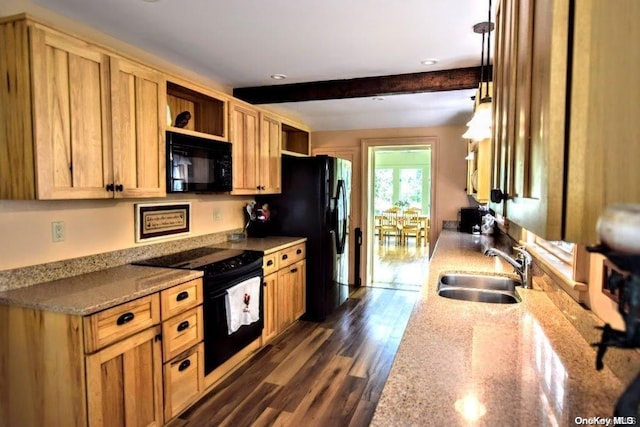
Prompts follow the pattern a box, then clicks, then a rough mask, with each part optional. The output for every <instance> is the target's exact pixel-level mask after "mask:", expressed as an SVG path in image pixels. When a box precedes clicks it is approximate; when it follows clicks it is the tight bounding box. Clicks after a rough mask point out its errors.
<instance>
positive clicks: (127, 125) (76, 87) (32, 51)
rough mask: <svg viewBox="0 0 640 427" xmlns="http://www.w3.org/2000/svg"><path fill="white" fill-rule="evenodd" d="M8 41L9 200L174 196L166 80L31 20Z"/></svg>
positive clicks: (3, 69)
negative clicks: (168, 176) (168, 187)
mask: <svg viewBox="0 0 640 427" xmlns="http://www.w3.org/2000/svg"><path fill="white" fill-rule="evenodd" d="M2 31H3V32H4V34H5V36H6V37H3V38H2V41H1V42H0V43H2V46H0V48H2V49H0V50H2V51H3V59H5V58H6V61H0V73H2V75H5V76H6V78H7V82H9V84H7V85H6V86H5V85H3V88H2V89H0V91H1V92H2V93H0V95H2V96H0V102H1V103H2V108H0V120H2V122H3V123H4V124H5V126H4V130H3V131H0V149H2V151H3V152H5V153H7V156H2V159H1V160H0V166H1V167H0V181H2V182H3V184H2V185H1V186H0V198H3V199H101V198H114V197H155V196H163V195H165V177H164V170H165V166H164V127H163V126H162V122H161V120H160V117H163V114H164V113H163V112H162V111H164V109H165V105H166V102H165V89H164V78H163V76H162V75H161V74H160V73H159V72H156V71H153V70H151V69H149V68H146V67H144V66H142V65H138V64H135V63H133V62H131V61H128V60H124V59H123V58H119V57H117V56H115V55H111V54H109V53H107V52H106V51H104V50H102V49H100V48H98V47H97V46H94V45H92V44H89V43H87V42H85V41H83V40H80V39H77V38H74V37H71V36H69V35H66V34H63V33H60V32H58V31H56V30H53V29H50V28H48V27H46V26H43V25H40V24H37V23H34V22H32V21H30V20H28V19H21V20H16V21H8V22H5V23H3V24H2ZM4 52H7V53H8V54H6V55H5V54H4ZM4 162H6V163H4Z"/></svg>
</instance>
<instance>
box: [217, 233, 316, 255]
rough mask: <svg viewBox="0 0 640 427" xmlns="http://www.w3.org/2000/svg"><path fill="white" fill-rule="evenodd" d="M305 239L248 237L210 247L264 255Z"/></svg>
mask: <svg viewBox="0 0 640 427" xmlns="http://www.w3.org/2000/svg"><path fill="white" fill-rule="evenodd" d="M306 241H307V238H306V237H286V236H269V237H263V238H257V237H248V238H246V239H243V240H237V241H227V242H221V243H216V244H214V245H212V246H214V247H216V248H223V249H243V250H251V251H260V252H264V254H265V255H266V254H270V253H273V252H277V251H279V250H280V249H284V248H286V247H289V246H293V245H297V244H298V243H303V242H306Z"/></svg>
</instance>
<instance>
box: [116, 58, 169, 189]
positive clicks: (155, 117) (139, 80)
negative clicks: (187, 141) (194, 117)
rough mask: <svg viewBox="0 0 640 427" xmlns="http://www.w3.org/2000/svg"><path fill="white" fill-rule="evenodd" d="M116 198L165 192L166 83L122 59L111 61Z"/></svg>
mask: <svg viewBox="0 0 640 427" xmlns="http://www.w3.org/2000/svg"><path fill="white" fill-rule="evenodd" d="M111 96H112V101H111V102H112V129H113V141H114V144H113V153H114V168H115V173H114V175H115V176H114V183H115V184H116V185H122V186H123V190H122V191H116V192H115V196H116V197H161V196H164V195H166V188H165V186H166V178H165V150H164V142H165V138H164V128H165V127H164V125H163V121H162V120H161V118H162V117H164V116H165V115H166V112H165V108H166V107H165V106H166V101H165V99H166V90H165V82H164V79H163V77H162V75H161V74H160V73H159V72H156V71H154V70H151V69H148V68H146V67H144V66H142V65H138V64H135V63H132V62H129V61H126V60H124V59H121V58H112V60H111Z"/></svg>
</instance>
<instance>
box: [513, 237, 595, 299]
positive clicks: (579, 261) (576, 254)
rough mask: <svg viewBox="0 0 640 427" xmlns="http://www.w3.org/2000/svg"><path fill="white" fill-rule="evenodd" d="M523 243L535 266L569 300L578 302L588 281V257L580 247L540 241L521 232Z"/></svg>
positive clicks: (583, 248)
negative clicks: (568, 297)
mask: <svg viewBox="0 0 640 427" xmlns="http://www.w3.org/2000/svg"><path fill="white" fill-rule="evenodd" d="M523 231H524V234H523V240H524V241H525V243H526V246H527V249H528V250H529V252H530V253H531V255H532V256H533V257H534V259H535V260H536V263H537V265H538V266H539V267H540V268H541V269H542V270H543V271H544V272H545V273H546V274H547V275H548V276H550V277H551V278H552V279H553V280H554V281H555V282H557V283H558V284H559V285H560V286H561V287H562V288H563V289H565V291H567V292H568V293H569V295H571V296H572V297H573V298H575V299H576V300H578V301H579V302H582V298H583V295H581V294H582V293H585V292H586V291H587V282H588V281H589V253H588V252H587V251H586V248H585V247H584V246H580V245H576V244H574V243H570V242H564V241H551V240H544V239H543V238H541V237H539V236H536V235H535V234H533V233H531V232H529V231H526V230H523Z"/></svg>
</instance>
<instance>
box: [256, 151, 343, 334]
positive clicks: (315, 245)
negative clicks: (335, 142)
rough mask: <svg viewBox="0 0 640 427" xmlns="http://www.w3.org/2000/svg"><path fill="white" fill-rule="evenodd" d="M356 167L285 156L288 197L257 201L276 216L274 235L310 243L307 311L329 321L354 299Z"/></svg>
mask: <svg viewBox="0 0 640 427" xmlns="http://www.w3.org/2000/svg"><path fill="white" fill-rule="evenodd" d="M350 200H351V162H349V161H348V160H343V159H337V158H334V157H329V156H314V157H294V156H288V155H283V156H282V193H281V194H274V195H269V196H260V197H258V198H257V201H258V202H259V203H268V204H269V208H270V210H271V222H272V224H271V230H270V234H272V235H280V236H299V237H306V238H307V239H308V240H307V245H306V270H307V277H306V279H307V311H306V314H305V315H304V316H303V319H306V320H312V321H318V322H319V321H323V320H324V319H325V318H326V317H327V316H328V315H329V314H331V313H332V312H333V311H334V310H335V309H336V308H338V307H339V306H340V305H341V304H342V303H343V302H345V301H346V300H347V298H348V297H349V215H350Z"/></svg>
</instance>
